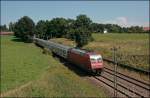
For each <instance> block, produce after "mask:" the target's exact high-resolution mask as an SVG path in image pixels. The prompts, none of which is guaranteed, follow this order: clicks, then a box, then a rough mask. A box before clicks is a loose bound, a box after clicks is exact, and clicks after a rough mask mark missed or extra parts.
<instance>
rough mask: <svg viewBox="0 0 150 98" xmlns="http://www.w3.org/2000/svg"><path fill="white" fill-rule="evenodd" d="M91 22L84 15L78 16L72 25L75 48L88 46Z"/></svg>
mask: <svg viewBox="0 0 150 98" xmlns="http://www.w3.org/2000/svg"><path fill="white" fill-rule="evenodd" d="M91 23H92V21H91V20H90V18H88V17H87V16H86V15H79V16H77V19H76V21H75V23H74V27H75V33H74V37H75V41H76V43H77V47H83V46H84V45H86V44H88V42H89V41H90V39H91V32H90V30H89V28H90V25H91Z"/></svg>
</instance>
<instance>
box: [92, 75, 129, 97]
mask: <svg viewBox="0 0 150 98" xmlns="http://www.w3.org/2000/svg"><path fill="white" fill-rule="evenodd" d="M94 78H95V79H96V80H98V81H101V82H103V83H104V84H106V85H108V86H109V87H111V88H113V89H115V90H117V91H118V92H120V93H121V94H123V95H125V96H127V97H129V98H131V97H132V96H129V95H128V94H126V93H125V92H123V91H121V90H119V89H116V88H115V87H113V86H111V85H110V84H108V83H106V82H105V81H103V80H101V79H99V78H97V77H95V76H94Z"/></svg>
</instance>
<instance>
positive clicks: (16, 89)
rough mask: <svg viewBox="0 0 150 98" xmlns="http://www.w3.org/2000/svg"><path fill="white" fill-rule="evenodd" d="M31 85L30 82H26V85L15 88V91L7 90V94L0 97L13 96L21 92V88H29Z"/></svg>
mask: <svg viewBox="0 0 150 98" xmlns="http://www.w3.org/2000/svg"><path fill="white" fill-rule="evenodd" d="M31 84H32V81H30V82H28V83H26V84H23V85H21V86H19V87H17V88H15V89H12V90H9V91H7V92H4V93H2V94H0V97H9V96H10V95H11V94H15V93H16V92H18V91H20V90H22V89H23V88H25V87H27V86H29V85H31Z"/></svg>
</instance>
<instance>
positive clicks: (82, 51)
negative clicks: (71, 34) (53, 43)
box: [72, 48, 86, 53]
mask: <svg viewBox="0 0 150 98" xmlns="http://www.w3.org/2000/svg"><path fill="white" fill-rule="evenodd" d="M72 50H73V51H76V52H80V53H86V51H85V50H81V49H76V48H73V49H72Z"/></svg>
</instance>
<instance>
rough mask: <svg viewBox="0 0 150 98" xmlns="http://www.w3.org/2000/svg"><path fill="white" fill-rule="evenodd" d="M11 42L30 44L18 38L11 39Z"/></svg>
mask: <svg viewBox="0 0 150 98" xmlns="http://www.w3.org/2000/svg"><path fill="white" fill-rule="evenodd" d="M11 41H14V42H23V43H31V42H28V41H23V40H22V39H20V38H18V37H15V36H14V37H13V39H11Z"/></svg>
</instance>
